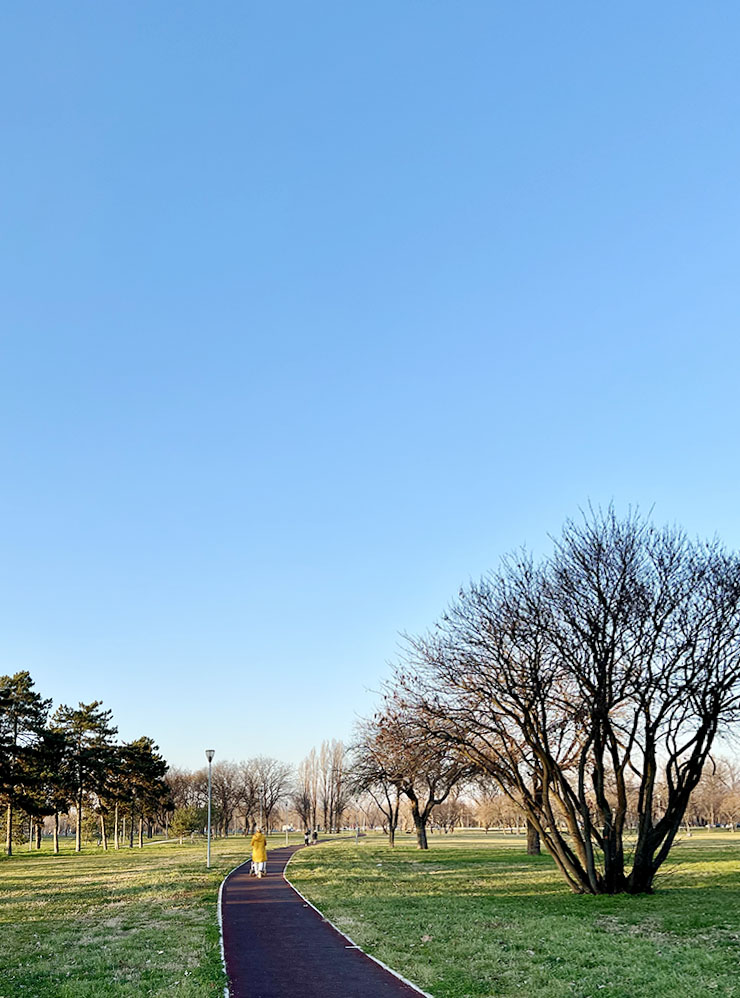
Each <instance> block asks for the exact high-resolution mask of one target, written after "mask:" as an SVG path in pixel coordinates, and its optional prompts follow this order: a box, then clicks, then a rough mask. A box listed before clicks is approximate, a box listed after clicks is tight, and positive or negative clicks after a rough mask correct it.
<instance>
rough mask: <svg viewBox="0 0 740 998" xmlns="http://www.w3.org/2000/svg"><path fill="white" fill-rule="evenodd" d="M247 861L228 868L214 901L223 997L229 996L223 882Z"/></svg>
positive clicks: (229, 997) (227, 997)
mask: <svg viewBox="0 0 740 998" xmlns="http://www.w3.org/2000/svg"><path fill="white" fill-rule="evenodd" d="M248 862H249V860H248V859H245V860H244V862H243V863H239V865H238V866H235V867H234V869H233V870H229V872H228V873H227V874H226V876H225V877H224V879H223V880H222V881H221V883H220V884H219V888H218V901H217V902H216V912H217V914H218V941H219V943H220V946H221V963H222V964H223V968H224V977H225V978H226V987H225V988H224V998H231V981H230V980H229V971H228V969H227V967H226V950H225V949H224V915H223V909H222V903H221V902H222V898H223V894H224V884H225V883H226V881H227V880H228V879H229V877H230V876H231V874H232V873H236V871H237V870H238V869H240V868H241V867H242V866H246V864H247V863H248Z"/></svg>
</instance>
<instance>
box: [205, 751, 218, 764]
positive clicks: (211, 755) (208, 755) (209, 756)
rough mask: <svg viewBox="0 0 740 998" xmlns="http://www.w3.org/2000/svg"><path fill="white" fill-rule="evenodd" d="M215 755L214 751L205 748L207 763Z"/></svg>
mask: <svg viewBox="0 0 740 998" xmlns="http://www.w3.org/2000/svg"><path fill="white" fill-rule="evenodd" d="M215 754H216V753H215V752H214V750H213V749H212V748H207V749H206V759H208V761H209V762H210V761H211V759H212V758H213V757H214V755H215Z"/></svg>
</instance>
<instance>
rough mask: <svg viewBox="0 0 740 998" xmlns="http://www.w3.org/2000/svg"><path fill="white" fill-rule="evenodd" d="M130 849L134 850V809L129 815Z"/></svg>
mask: <svg viewBox="0 0 740 998" xmlns="http://www.w3.org/2000/svg"><path fill="white" fill-rule="evenodd" d="M128 847H129V849H133V848H134V809H133V808H131V813H130V815H129V830H128Z"/></svg>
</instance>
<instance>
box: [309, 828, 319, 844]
mask: <svg viewBox="0 0 740 998" xmlns="http://www.w3.org/2000/svg"><path fill="white" fill-rule="evenodd" d="M311 839H312V840H313V844H314V845H316V843H317V842H318V841H319V831H318V829H317V828H314V830H313V835H312V836H311Z"/></svg>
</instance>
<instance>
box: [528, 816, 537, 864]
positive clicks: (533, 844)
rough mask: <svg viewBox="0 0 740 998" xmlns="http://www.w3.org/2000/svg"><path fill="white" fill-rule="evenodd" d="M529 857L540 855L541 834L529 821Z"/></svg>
mask: <svg viewBox="0 0 740 998" xmlns="http://www.w3.org/2000/svg"><path fill="white" fill-rule="evenodd" d="M527 855H528V856H539V855H540V833H539V832H538V831H537V829H536V828H535V827H534V825H533V824H532V822H531V821H529V819H527Z"/></svg>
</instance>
